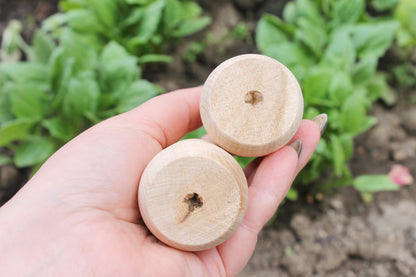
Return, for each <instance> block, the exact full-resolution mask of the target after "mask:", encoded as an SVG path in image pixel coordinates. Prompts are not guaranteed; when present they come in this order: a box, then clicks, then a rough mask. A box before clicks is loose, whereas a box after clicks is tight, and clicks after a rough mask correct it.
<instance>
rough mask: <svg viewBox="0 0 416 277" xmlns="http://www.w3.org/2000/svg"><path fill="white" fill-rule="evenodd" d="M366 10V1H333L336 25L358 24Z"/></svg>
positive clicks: (332, 12) (333, 15) (332, 11)
mask: <svg viewBox="0 0 416 277" xmlns="http://www.w3.org/2000/svg"><path fill="white" fill-rule="evenodd" d="M364 9H365V1H364V0H337V1H333V6H332V10H331V16H332V18H333V23H334V24H335V25H343V24H348V23H354V22H357V20H358V19H359V18H360V16H361V15H362V14H363V12H364Z"/></svg>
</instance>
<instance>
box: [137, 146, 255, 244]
mask: <svg viewBox="0 0 416 277" xmlns="http://www.w3.org/2000/svg"><path fill="white" fill-rule="evenodd" d="M247 190H248V188H247V181H246V178H245V176H244V173H243V171H242V169H241V167H240V166H239V164H238V163H237V162H236V160H235V159H234V158H233V157H232V156H231V155H230V154H228V153H227V152H226V151H224V150H223V149H221V148H219V147H218V146H216V145H214V144H211V143H209V142H206V141H203V140H199V139H190V140H184V141H180V142H177V143H175V144H173V145H171V146H170V147H168V148H166V149H164V150H163V151H161V152H160V153H159V154H158V155H156V156H155V157H154V158H153V159H152V161H151V162H150V163H149V164H148V166H147V167H146V169H145V171H144V173H143V175H142V178H141V180H140V186H139V207H140V213H141V216H142V218H143V220H144V222H145V224H146V226H147V227H148V228H149V230H150V231H151V232H152V234H153V235H155V236H156V237H157V238H158V239H159V240H160V241H162V242H164V243H165V244H167V245H170V246H172V247H175V248H178V249H182V250H187V251H199V250H205V249H209V248H212V247H214V246H217V245H218V244H220V243H222V242H224V241H225V240H226V239H227V238H228V237H229V236H231V234H232V233H233V232H234V231H235V230H236V229H237V227H238V226H239V224H240V223H241V221H242V219H243V217H244V214H245V211H246V207H247V194H248V191H247Z"/></svg>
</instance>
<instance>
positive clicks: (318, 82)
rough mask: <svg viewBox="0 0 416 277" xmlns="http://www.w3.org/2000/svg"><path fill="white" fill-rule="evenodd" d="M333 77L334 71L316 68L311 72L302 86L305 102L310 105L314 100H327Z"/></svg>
mask: <svg viewBox="0 0 416 277" xmlns="http://www.w3.org/2000/svg"><path fill="white" fill-rule="evenodd" d="M333 75H334V71H333V69H331V68H326V67H317V68H315V69H313V70H311V71H310V73H309V74H308V75H307V76H306V78H305V81H304V82H303V84H302V90H303V97H304V99H305V102H307V103H310V102H313V101H314V99H328V89H329V85H330V84H331V81H332V78H333ZM318 101H319V100H318Z"/></svg>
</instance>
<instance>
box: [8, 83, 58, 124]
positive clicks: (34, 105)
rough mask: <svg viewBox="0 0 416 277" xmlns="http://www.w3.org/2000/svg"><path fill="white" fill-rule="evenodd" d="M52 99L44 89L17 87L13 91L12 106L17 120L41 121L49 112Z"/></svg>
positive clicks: (27, 86) (22, 85)
mask: <svg viewBox="0 0 416 277" xmlns="http://www.w3.org/2000/svg"><path fill="white" fill-rule="evenodd" d="M49 99H50V98H49V97H47V95H46V93H45V91H43V90H42V88H38V87H36V86H31V85H24V84H21V85H16V86H14V87H13V89H12V90H11V95H10V104H11V108H12V112H13V114H14V115H15V116H16V117H17V118H21V119H24V118H27V119H32V120H34V121H35V120H39V119H41V118H42V117H43V116H44V115H45V114H46V112H47V109H48V104H50V103H48V102H49V101H48V100H49Z"/></svg>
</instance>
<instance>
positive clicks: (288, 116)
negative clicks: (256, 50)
mask: <svg viewBox="0 0 416 277" xmlns="http://www.w3.org/2000/svg"><path fill="white" fill-rule="evenodd" d="M200 108H201V118H202V122H203V124H204V127H205V129H206V130H207V133H208V135H209V136H210V137H211V138H212V139H213V140H214V141H215V142H216V143H217V144H218V145H219V146H220V147H222V148H224V149H225V150H227V151H228V152H230V153H232V154H235V155H239V156H245V157H258V156H264V155H267V154H269V153H271V152H273V151H276V150H277V149H279V148H281V147H282V146H284V145H285V144H287V143H288V142H289V140H290V139H291V138H292V137H293V136H294V135H295V133H296V131H297V129H298V128H299V125H300V122H301V120H302V116H303V97H302V91H301V88H300V86H299V84H298V82H297V80H296V78H295V77H294V75H293V74H292V73H291V72H290V71H289V69H287V68H286V67H285V66H284V65H283V64H281V63H280V62H278V61H276V60H274V59H272V58H269V57H266V56H262V55H256V54H247V55H241V56H236V57H234V58H231V59H229V60H227V61H225V62H223V63H222V64H220V65H219V66H218V67H217V68H216V69H215V70H214V71H213V72H212V73H211V74H210V75H209V76H208V79H207V80H206V82H205V84H204V87H203V91H202V95H201V102H200Z"/></svg>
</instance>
